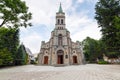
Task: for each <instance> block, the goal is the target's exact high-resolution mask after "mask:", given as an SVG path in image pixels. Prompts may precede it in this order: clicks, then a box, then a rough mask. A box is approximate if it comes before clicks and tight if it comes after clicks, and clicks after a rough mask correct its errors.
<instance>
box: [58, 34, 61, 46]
mask: <svg viewBox="0 0 120 80" xmlns="http://www.w3.org/2000/svg"><path fill="white" fill-rule="evenodd" d="M58 45H62V34H59V35H58Z"/></svg>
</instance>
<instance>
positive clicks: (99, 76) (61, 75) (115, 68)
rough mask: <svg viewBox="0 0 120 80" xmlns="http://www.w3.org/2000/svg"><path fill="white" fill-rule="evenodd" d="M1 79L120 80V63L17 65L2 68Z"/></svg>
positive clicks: (0, 70)
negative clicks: (63, 65)
mask: <svg viewBox="0 0 120 80" xmlns="http://www.w3.org/2000/svg"><path fill="white" fill-rule="evenodd" d="M0 80H120V65H97V64H87V65H78V66H65V67H53V66H35V65H26V66H17V67H11V68H3V69H0Z"/></svg>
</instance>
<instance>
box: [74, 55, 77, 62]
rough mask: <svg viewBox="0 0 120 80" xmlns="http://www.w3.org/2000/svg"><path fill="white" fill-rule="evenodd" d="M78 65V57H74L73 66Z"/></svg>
mask: <svg viewBox="0 0 120 80" xmlns="http://www.w3.org/2000/svg"><path fill="white" fill-rule="evenodd" d="M76 63H77V56H73V64H76Z"/></svg>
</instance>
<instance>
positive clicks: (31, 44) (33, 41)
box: [21, 32, 42, 53]
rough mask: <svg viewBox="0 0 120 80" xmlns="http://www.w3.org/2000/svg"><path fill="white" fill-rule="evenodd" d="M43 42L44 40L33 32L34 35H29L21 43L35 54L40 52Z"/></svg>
mask: <svg viewBox="0 0 120 80" xmlns="http://www.w3.org/2000/svg"><path fill="white" fill-rule="evenodd" d="M41 40H42V38H41V37H40V36H39V34H38V33H36V32H33V33H32V34H28V35H27V36H25V37H22V38H21V41H22V42H23V44H24V45H25V47H28V48H30V49H31V51H32V52H33V53H38V52H39V50H40V42H41Z"/></svg>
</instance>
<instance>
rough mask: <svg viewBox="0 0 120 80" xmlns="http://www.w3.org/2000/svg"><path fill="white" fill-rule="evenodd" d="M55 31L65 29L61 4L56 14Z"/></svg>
mask: <svg viewBox="0 0 120 80" xmlns="http://www.w3.org/2000/svg"><path fill="white" fill-rule="evenodd" d="M56 29H65V13H64V12H63V10H62V6H61V3H60V7H59V10H58V12H57V13H56Z"/></svg>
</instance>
